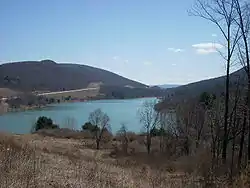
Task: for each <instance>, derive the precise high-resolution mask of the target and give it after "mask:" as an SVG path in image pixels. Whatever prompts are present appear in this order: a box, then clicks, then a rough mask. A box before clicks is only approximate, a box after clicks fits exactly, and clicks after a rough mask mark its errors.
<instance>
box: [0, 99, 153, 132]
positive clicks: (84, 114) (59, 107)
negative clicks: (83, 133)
mask: <svg viewBox="0 0 250 188" xmlns="http://www.w3.org/2000/svg"><path fill="white" fill-rule="evenodd" d="M146 100H151V101H152V100H156V98H141V99H127V100H97V101H88V102H75V103H61V104H53V105H49V106H48V107H46V108H44V109H39V110H31V111H25V112H11V113H7V114H4V115H0V131H4V132H11V133H16V134H25V133H29V132H30V131H31V127H32V125H34V123H35V122H36V120H37V118H38V117H39V116H46V117H50V118H51V119H52V120H53V121H54V123H55V124H58V125H59V126H60V127H67V125H68V124H69V123H68V122H72V123H70V124H72V125H73V127H74V128H76V129H81V126H82V125H83V124H84V123H85V122H87V121H88V116H89V113H90V112H92V111H94V110H95V109H97V108H100V109H101V110H102V111H103V112H105V113H107V114H108V116H109V117H110V125H111V130H112V132H113V133H115V132H117V131H118V130H119V129H120V127H121V123H126V126H127V128H128V130H129V131H133V132H139V131H141V125H140V124H139V119H138V116H137V110H138V108H140V107H141V106H142V104H143V102H144V101H146Z"/></svg>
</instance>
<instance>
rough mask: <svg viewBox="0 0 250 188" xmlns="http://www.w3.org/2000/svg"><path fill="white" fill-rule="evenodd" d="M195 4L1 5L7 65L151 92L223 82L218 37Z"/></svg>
mask: <svg viewBox="0 0 250 188" xmlns="http://www.w3.org/2000/svg"><path fill="white" fill-rule="evenodd" d="M193 3H194V0H154V1H153V0H124V1H122V0H105V1H104V0H53V1H52V0H43V1H38V0H22V1H17V0H1V1H0V64H2V63H6V62H13V61H25V60H43V59H51V60H54V61H56V62H58V63H79V64H86V65H90V66H94V67H98V68H103V69H106V70H109V71H112V72H115V73H117V74H120V75H122V76H125V77H127V78H130V79H133V80H136V81H140V82H142V83H145V84H149V85H156V84H186V83H191V82H195V81H199V80H203V79H208V78H212V77H217V76H221V75H224V72H225V63H224V60H223V59H222V58H221V56H220V55H219V53H218V52H217V50H221V49H223V46H222V45H221V43H220V41H223V40H222V37H221V35H220V32H219V30H218V29H217V28H216V27H215V26H214V25H213V24H212V23H210V22H208V21H206V20H203V19H202V18H199V17H193V16H189V14H188V10H189V9H190V8H191V7H192V5H193Z"/></svg>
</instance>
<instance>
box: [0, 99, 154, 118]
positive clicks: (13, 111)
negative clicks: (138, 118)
mask: <svg viewBox="0 0 250 188" xmlns="http://www.w3.org/2000/svg"><path fill="white" fill-rule="evenodd" d="M147 98H155V99H157V97H136V98H126V99H118V98H96V99H87V100H72V101H64V102H60V103H56V102H55V103H51V104H46V105H35V106H21V107H20V108H9V107H8V108H7V110H6V111H3V112H0V116H1V115H4V114H7V113H16V112H25V111H31V110H40V109H45V108H48V107H50V105H54V104H64V103H83V102H90V101H100V100H136V99H147Z"/></svg>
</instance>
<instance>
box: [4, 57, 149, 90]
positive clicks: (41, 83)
mask: <svg viewBox="0 0 250 188" xmlns="http://www.w3.org/2000/svg"><path fill="white" fill-rule="evenodd" d="M92 82H102V83H103V85H104V86H105V85H110V86H126V85H129V86H132V87H136V88H143V87H145V86H146V85H144V84H141V83H138V82H135V81H133V80H129V79H127V78H124V77H122V76H119V75H117V74H115V73H112V72H109V71H106V70H103V69H99V68H94V67H90V66H87V65H79V64H59V63H56V62H54V61H51V60H43V61H25V62H14V63H6V64H2V65H0V88H6V87H7V88H11V89H15V90H21V91H33V90H42V91H62V90H71V89H81V88H86V87H87V86H88V85H89V84H90V83H92Z"/></svg>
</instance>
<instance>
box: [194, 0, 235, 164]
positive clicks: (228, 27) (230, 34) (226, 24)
mask: <svg viewBox="0 0 250 188" xmlns="http://www.w3.org/2000/svg"><path fill="white" fill-rule="evenodd" d="M234 5H235V1H234V0H211V1H209V0H196V4H195V6H194V7H193V9H192V10H191V11H190V13H191V15H193V16H199V17H201V18H204V19H206V20H208V21H210V22H212V23H214V24H215V25H216V26H217V27H218V29H219V31H220V32H221V34H222V35H223V37H224V39H225V41H226V49H227V52H226V55H225V56H223V57H224V59H225V60H226V88H225V95H226V96H225V114H224V137H223V146H222V159H223V162H224V163H225V162H226V157H227V145H228V117H229V115H228V114H229V73H230V66H231V64H232V57H233V53H234V51H235V47H236V45H237V43H238V41H239V38H240V34H239V27H235V18H236V11H235V8H234V7H235V6H234Z"/></svg>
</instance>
